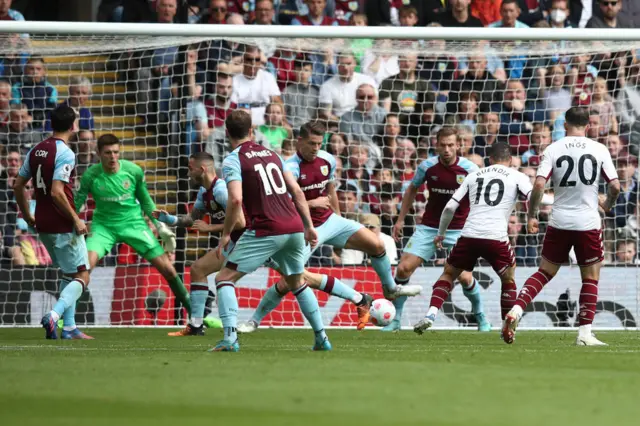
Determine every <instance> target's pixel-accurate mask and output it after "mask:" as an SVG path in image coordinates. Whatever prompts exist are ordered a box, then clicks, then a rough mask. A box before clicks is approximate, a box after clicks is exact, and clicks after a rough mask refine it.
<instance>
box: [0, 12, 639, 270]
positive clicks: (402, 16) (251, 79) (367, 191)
mask: <svg viewBox="0 0 640 426" xmlns="http://www.w3.org/2000/svg"><path fill="white" fill-rule="evenodd" d="M5 3H7V1H6V0H4V1H0V15H2V14H3V9H2V5H3V4H5ZM8 3H11V2H10V1H9V2H8ZM185 5H186V6H187V7H185ZM99 18H100V19H101V20H105V21H112V22H155V23H158V24H163V25H170V24H172V23H177V22H188V23H190V24H194V25H199V24H225V25H277V24H280V25H324V26H336V27H338V26H350V25H351V26H366V25H369V26H406V27H408V26H431V27H478V28H480V27H508V28H526V27H534V28H540V29H544V28H553V27H560V28H571V27H573V28H583V27H589V28H601V29H607V28H629V27H634V26H635V25H636V23H637V24H640V7H638V6H636V4H635V2H633V1H631V0H594V1H592V0H502V1H491V0H367V1H363V0H352V1H349V0H305V1H302V0H275V1H274V0H244V1H243V0H188V1H186V2H182V1H178V0H151V1H147V0H127V1H117V0H110V1H107V0H104V1H103V2H102V5H101V9H100V15H99ZM479 31H481V30H479ZM11 40H13V41H12V43H16V44H19V43H22V44H26V43H28V38H26V39H25V37H24V36H22V35H20V36H15V37H13V38H12V39H11ZM469 46H470V48H469ZM596 50H597V49H596ZM552 52H553V50H552V49H548V50H547V53H546V54H540V55H526V54H523V53H522V52H519V51H517V45H515V44H514V46H511V47H510V46H505V45H504V44H492V43H489V42H480V41H479V42H473V43H472V42H469V43H468V44H467V52H465V53H464V54H457V53H456V52H455V50H454V46H453V45H452V46H448V45H447V43H446V42H445V41H434V40H430V41H424V40H423V41H415V42H403V43H400V44H398V43H395V42H392V41H388V40H370V39H359V40H352V41H345V40H338V41H335V42H327V43H326V44H317V45H304V46H302V45H299V46H296V44H295V43H289V44H286V43H285V44H283V43H279V42H278V41H276V40H260V41H258V42H256V44H242V43H239V42H237V41H236V40H233V41H232V40H223V39H213V40H210V41H207V42H204V43H200V44H197V45H189V46H174V47H162V48H158V49H152V50H146V51H133V52H131V53H128V54H126V55H122V56H118V57H117V58H114V59H113V61H114V63H117V65H116V66H114V67H112V68H115V69H116V70H117V71H118V74H119V78H120V79H121V80H122V81H124V82H126V84H127V91H128V93H130V94H131V97H132V98H135V99H133V100H135V106H136V115H137V116H138V117H139V118H141V119H143V120H144V126H145V127H146V130H148V131H153V132H157V134H166V133H167V132H170V127H169V125H168V124H167V123H179V124H180V125H181V127H180V128H181V129H182V130H181V132H182V134H183V135H184V137H183V138H180V139H179V140H178V142H179V143H181V144H182V145H183V147H184V148H185V149H183V150H182V151H181V152H182V153H183V154H188V153H190V152H195V151H199V150H206V151H207V152H210V153H211V154H213V155H214V157H215V158H216V162H217V164H218V165H220V163H221V161H222V158H223V157H224V155H225V154H226V153H227V145H226V135H225V131H224V120H225V118H226V116H227V115H228V114H229V112H230V111H233V110H235V109H245V110H247V111H249V112H250V113H251V115H252V118H253V123H254V126H255V134H256V140H257V141H259V142H260V143H262V144H264V145H266V146H268V147H270V148H272V149H274V150H276V151H278V152H280V153H281V154H282V155H283V157H285V158H288V157H289V156H291V155H293V154H294V153H295V140H296V137H297V134H298V129H299V128H300V126H301V125H302V124H304V123H305V122H307V121H309V120H321V121H322V122H323V123H325V125H326V129H327V130H326V132H327V133H326V137H325V145H324V149H326V150H327V151H329V152H330V153H331V154H333V155H334V156H335V157H336V161H337V171H336V176H337V180H338V183H339V192H338V194H339V201H340V208H341V211H342V212H343V214H345V215H347V216H348V217H352V218H354V219H356V220H360V221H361V222H362V223H363V224H365V225H366V226H368V227H370V228H371V229H373V230H374V231H375V232H378V233H379V234H380V235H381V236H382V238H383V240H384V241H385V244H387V245H389V244H392V243H391V242H390V241H392V240H390V237H389V235H391V229H392V226H393V223H394V222H395V217H396V216H397V214H398V209H399V203H400V202H401V199H402V194H403V192H404V190H405V189H406V188H407V186H408V185H409V184H410V182H411V179H412V178H413V175H414V174H415V170H416V168H417V165H418V164H419V163H420V162H421V161H423V160H424V159H426V158H429V157H431V156H433V155H435V154H436V152H435V144H436V134H437V132H438V131H439V130H440V129H441V128H443V126H451V127H453V128H454V129H455V132H456V135H457V138H458V142H459V155H460V156H464V157H466V158H468V159H470V160H471V161H473V162H474V163H476V164H477V165H478V166H484V165H486V164H487V151H488V149H489V148H490V147H491V145H492V144H493V143H495V142H496V141H505V142H508V143H509V144H510V145H511V147H512V153H513V157H512V167H514V168H516V169H519V170H520V171H522V172H523V173H525V174H527V175H528V176H530V177H531V179H532V180H533V179H534V178H535V173H536V168H537V166H538V165H539V162H540V155H541V153H542V152H543V151H544V149H545V148H546V147H547V146H548V145H549V144H551V143H553V142H555V141H557V140H558V139H560V138H562V137H563V136H564V127H563V123H564V112H565V111H566V110H567V109H568V108H569V107H570V106H572V105H581V106H585V107H588V108H589V110H590V111H591V117H590V126H589V128H588V136H589V137H590V138H592V139H595V140H598V141H599V142H601V143H603V144H605V145H607V147H608V149H609V151H610V152H611V154H612V157H613V158H614V160H615V161H616V164H617V168H618V174H619V176H620V180H621V183H622V189H623V190H622V193H621V195H620V198H619V200H618V203H617V205H616V207H615V208H614V210H613V211H612V212H611V213H609V214H607V215H606V216H605V215H604V213H603V217H604V223H605V246H606V252H607V262H608V263H610V264H615V263H621V264H625V263H635V262H636V259H637V257H636V247H637V240H638V238H640V235H639V234H638V223H639V222H638V216H640V210H639V209H638V208H637V205H638V202H637V200H638V171H637V165H638V161H637V156H638V155H639V154H640V120H638V118H639V117H640V78H639V77H640V53H639V52H636V51H624V52H606V53H596V54H586V53H585V54H579V55H571V54H568V53H567V54H554V53H552ZM0 74H1V76H2V77H1V78H2V79H1V80H0V147H4V153H3V154H2V163H1V166H0V169H2V172H1V174H0V215H2V222H1V223H2V224H3V225H4V226H3V227H2V228H0V232H2V233H3V241H4V247H5V248H4V249H3V253H4V255H5V257H10V256H13V259H14V261H21V262H26V260H25V256H24V255H23V256H22V258H20V256H18V254H17V253H15V250H16V247H20V245H21V242H20V241H19V240H18V239H17V238H19V236H21V235H23V234H24V235H29V230H28V229H27V230H24V231H22V230H21V229H20V228H19V227H18V226H17V225H15V224H16V223H17V221H18V218H17V214H16V212H15V206H13V207H12V198H13V195H12V194H11V189H10V188H11V183H12V180H13V178H15V173H14V172H15V170H16V166H15V161H16V160H18V162H20V161H22V160H21V155H24V153H25V152H26V151H27V150H28V149H29V148H30V147H31V146H33V144H34V143H37V142H38V141H39V140H41V139H42V137H43V135H46V134H47V133H48V131H49V127H48V123H47V111H49V110H50V109H51V108H52V106H53V105H55V104H56V103H58V102H61V101H64V102H67V103H68V104H69V105H71V106H73V107H74V108H77V109H78V111H79V114H80V117H81V123H80V127H81V129H82V131H81V132H80V133H79V134H78V135H77V137H76V140H74V141H73V144H74V145H73V146H74V149H75V150H76V152H77V154H78V163H79V165H80V172H81V171H82V170H83V167H85V168H86V166H87V165H89V164H91V163H93V162H95V161H96V158H95V152H94V149H95V148H94V146H95V143H94V139H95V134H94V130H95V124H94V119H93V116H92V114H91V109H90V108H88V106H87V105H88V101H89V99H90V97H91V95H92V82H91V81H90V80H89V79H87V78H85V77H77V78H73V79H72V80H70V82H69V87H68V94H69V95H68V98H67V99H64V100H62V99H58V92H57V90H56V87H54V86H53V85H52V84H51V82H49V81H48V79H47V68H46V62H45V61H43V59H42V58H39V57H36V56H28V55H22V54H14V55H11V56H5V57H3V58H0ZM87 77H90V74H87ZM174 142H175V141H174ZM170 143H171V142H170ZM601 192H602V193H603V194H604V186H603V187H602V189H601ZM603 196H604V195H603ZM427 201H428V192H427V191H425V190H424V188H421V189H420V190H419V195H418V197H417V199H416V204H415V207H414V211H413V216H412V218H411V220H407V221H406V229H405V232H404V236H405V237H404V240H403V241H401V242H398V243H397V244H396V249H398V250H400V249H401V248H402V247H403V245H404V244H405V243H406V239H407V238H408V237H410V236H411V234H412V232H413V226H414V225H415V223H417V222H418V221H419V220H420V216H421V214H422V212H423V210H424V206H425V204H426V203H427ZM549 212H550V208H549V206H547V207H544V208H543V209H542V212H541V219H542V226H541V233H540V234H538V235H528V234H527V232H526V226H524V225H525V217H524V206H523V205H518V207H517V209H516V211H515V213H514V214H513V215H512V216H511V218H510V221H509V235H510V238H511V241H512V244H513V245H514V246H515V247H516V249H515V253H516V259H517V262H518V265H521V266H535V265H536V264H537V262H538V261H539V250H540V246H541V242H542V241H541V239H542V236H543V232H544V229H545V226H544V224H545V222H546V221H547V219H548V215H549ZM398 250H392V251H393V252H394V253H392V257H394V258H395V259H397V254H398V253H399V251H398ZM32 251H33V252H34V253H37V250H36V249H33V250H32ZM387 251H388V252H390V250H389V249H388V250H387ZM22 252H23V253H24V250H23V251H22ZM12 253H13V254H12ZM393 255H396V256H393ZM443 256H444V255H443V254H442V253H440V254H439V255H438V259H434V260H433V261H434V262H436V263H442V261H443V258H444V257H443ZM31 257H34V256H31ZM35 257H37V256H35ZM16 259H17V260H16ZM363 262H365V263H366V262H367V259H365V258H364V257H363V256H361V255H358V254H354V253H351V252H349V251H348V250H343V251H342V252H341V253H340V252H336V251H332V250H330V249H328V248H326V247H321V248H320V249H319V250H318V252H316V255H315V256H314V258H313V259H312V263H313V264H315V265H336V264H361V263H363Z"/></svg>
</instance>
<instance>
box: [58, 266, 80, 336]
mask: <svg viewBox="0 0 640 426" xmlns="http://www.w3.org/2000/svg"><path fill="white" fill-rule="evenodd" d="M70 282H71V281H70V279H69V278H66V277H63V278H62V279H61V280H60V293H62V292H63V291H64V289H65V288H67V286H68V285H69V283H70ZM62 322H63V329H64V330H65V331H71V330H73V329H74V328H76V303H72V304H71V306H69V307H68V308H67V309H65V310H64V313H63V314H62Z"/></svg>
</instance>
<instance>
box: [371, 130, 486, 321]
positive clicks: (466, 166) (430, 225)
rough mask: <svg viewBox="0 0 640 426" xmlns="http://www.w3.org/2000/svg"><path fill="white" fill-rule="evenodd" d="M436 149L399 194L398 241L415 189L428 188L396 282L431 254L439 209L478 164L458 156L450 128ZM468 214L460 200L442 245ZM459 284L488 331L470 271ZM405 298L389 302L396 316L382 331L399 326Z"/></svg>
mask: <svg viewBox="0 0 640 426" xmlns="http://www.w3.org/2000/svg"><path fill="white" fill-rule="evenodd" d="M436 149H437V152H438V156H437V157H434V158H429V159H427V160H424V161H423V162H422V163H420V165H419V166H418V170H417V171H416V174H415V176H414V177H413V180H412V181H411V184H410V185H409V186H408V188H407V190H406V191H405V193H404V196H403V197H402V207H401V208H400V214H399V215H398V220H397V221H396V223H395V225H394V227H393V237H394V238H395V239H396V241H399V240H400V237H401V235H402V228H404V218H405V217H406V216H407V213H409V210H410V209H411V206H413V201H414V200H415V198H416V194H417V193H418V188H420V186H421V185H422V184H423V183H424V184H425V185H426V186H427V190H428V191H429V200H428V202H427V205H426V207H425V209H424V215H423V216H422V224H421V225H417V226H416V230H415V232H414V234H413V236H412V237H411V239H410V240H409V242H408V243H407V245H406V247H405V248H404V252H403V253H402V257H401V258H400V264H399V265H398V268H397V269H396V284H398V285H406V284H407V283H408V282H409V278H410V277H411V275H412V274H413V273H414V272H415V270H416V268H418V266H420V265H422V262H423V261H428V260H430V259H431V258H432V257H433V255H434V254H435V248H436V247H435V245H434V242H435V237H436V236H437V235H438V227H439V226H440V217H441V216H442V210H443V209H444V207H445V206H446V204H447V203H448V202H449V200H450V199H451V196H452V195H453V193H454V192H455V191H456V190H457V189H458V187H459V186H460V185H461V184H462V182H463V181H464V178H465V177H466V176H467V175H468V174H469V173H472V172H475V171H477V170H478V166H476V165H475V164H473V163H472V162H471V161H469V160H467V159H466V158H462V157H458V156H457V154H456V151H457V150H458V142H457V134H456V131H455V129H453V128H452V127H443V128H442V129H440V131H439V132H438V135H437V145H436ZM468 213H469V202H468V200H466V199H465V200H461V203H460V206H459V207H458V209H457V210H456V213H455V215H454V216H453V219H452V221H451V224H450V225H449V228H450V229H449V230H447V232H446V234H445V238H444V240H443V241H442V245H443V246H444V247H451V246H453V245H454V244H455V243H456V241H457V240H458V238H459V237H460V233H461V229H462V227H463V226H464V221H465V219H466V218H467V214H468ZM458 281H460V284H461V285H462V292H463V293H464V295H465V296H466V297H467V299H469V301H470V302H471V309H472V311H473V313H474V314H475V317H476V321H477V322H478V330H480V331H490V330H491V324H489V322H488V321H487V320H486V318H485V315H484V310H483V308H482V295H481V294H480V285H479V284H478V282H477V281H476V280H475V278H473V275H472V274H471V272H470V271H464V272H462V273H461V274H460V277H459V278H458ZM406 299H407V298H406V297H398V298H396V299H395V300H394V301H393V304H394V305H395V307H396V317H395V319H394V320H393V322H392V323H391V324H389V325H388V326H386V327H385V328H383V330H384V331H396V330H399V329H400V320H401V317H402V309H403V307H404V303H405V301H406Z"/></svg>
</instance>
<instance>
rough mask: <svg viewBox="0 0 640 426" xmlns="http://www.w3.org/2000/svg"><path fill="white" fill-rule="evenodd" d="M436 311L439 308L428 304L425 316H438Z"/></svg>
mask: <svg viewBox="0 0 640 426" xmlns="http://www.w3.org/2000/svg"><path fill="white" fill-rule="evenodd" d="M438 311H439V309H438V308H436V307H435V306H430V307H429V310H428V311H427V316H429V315H434V316H438Z"/></svg>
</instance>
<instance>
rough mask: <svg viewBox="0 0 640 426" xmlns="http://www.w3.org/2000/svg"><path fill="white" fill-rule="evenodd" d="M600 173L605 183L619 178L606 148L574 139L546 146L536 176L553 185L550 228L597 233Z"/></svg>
mask: <svg viewBox="0 0 640 426" xmlns="http://www.w3.org/2000/svg"><path fill="white" fill-rule="evenodd" d="M600 173H602V176H603V177H604V178H605V180H606V181H607V182H609V181H611V180H613V179H617V178H618V173H617V172H616V168H615V166H614V165H613V161H611V155H610V154H609V150H607V147H606V146H605V145H603V144H601V143H598V142H596V141H592V140H591V139H588V138H584V137H576V136H569V137H566V138H562V139H560V140H559V141H557V142H554V143H552V144H551V145H549V147H548V148H547V149H546V150H545V151H544V152H543V153H542V157H541V158H540V166H539V167H538V176H542V177H544V178H545V179H549V177H551V180H552V181H553V191H554V197H555V198H554V202H553V210H552V211H551V219H550V220H549V225H550V226H552V227H554V228H557V229H566V230H570V231H588V230H591V229H600V227H601V219H600V213H599V212H598V182H599V181H600Z"/></svg>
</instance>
